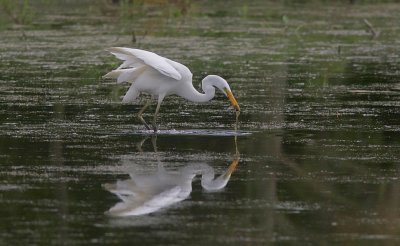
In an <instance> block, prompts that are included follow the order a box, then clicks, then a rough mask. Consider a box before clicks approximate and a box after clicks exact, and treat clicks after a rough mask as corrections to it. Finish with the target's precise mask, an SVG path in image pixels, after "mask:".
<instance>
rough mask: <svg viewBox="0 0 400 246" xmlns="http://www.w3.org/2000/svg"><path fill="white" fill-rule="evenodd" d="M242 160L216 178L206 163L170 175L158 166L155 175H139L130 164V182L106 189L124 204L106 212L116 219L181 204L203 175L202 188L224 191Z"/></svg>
mask: <svg viewBox="0 0 400 246" xmlns="http://www.w3.org/2000/svg"><path fill="white" fill-rule="evenodd" d="M238 162H239V159H238V158H237V159H234V160H233V161H232V162H231V164H230V165H229V167H228V168H227V170H226V171H225V172H224V173H223V174H221V175H220V176H218V177H216V178H214V169H213V168H212V167H210V166H209V165H207V164H205V163H199V164H190V165H188V166H186V167H183V168H181V169H180V170H178V172H174V173H173V172H168V171H167V170H165V168H164V167H163V166H162V164H161V163H159V165H158V170H157V172H156V173H154V174H149V175H140V174H135V172H136V170H132V165H130V169H131V170H130V174H129V175H130V179H126V180H119V181H117V182H116V183H113V184H104V185H103V187H104V188H105V189H106V190H108V191H109V192H111V193H113V194H115V195H117V196H118V198H120V199H121V202H118V203H117V204H115V205H114V206H113V207H111V208H110V209H109V210H108V211H107V212H106V213H107V214H109V215H112V216H133V215H144V214H149V213H153V212H155V211H157V210H159V209H161V208H164V207H167V206H170V205H172V204H175V203H178V202H180V201H183V200H185V199H186V198H188V197H189V195H190V193H191V192H192V181H193V178H194V177H195V176H196V175H198V174H201V175H202V179H201V186H202V187H203V188H204V189H205V190H207V191H218V190H221V189H222V188H224V187H225V186H226V185H227V183H228V181H229V179H230V177H231V174H232V173H233V172H234V171H235V169H236V166H237V164H238Z"/></svg>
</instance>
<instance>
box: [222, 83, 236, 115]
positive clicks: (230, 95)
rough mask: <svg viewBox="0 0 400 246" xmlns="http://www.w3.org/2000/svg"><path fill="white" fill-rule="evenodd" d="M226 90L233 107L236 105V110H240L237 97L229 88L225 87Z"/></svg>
mask: <svg viewBox="0 0 400 246" xmlns="http://www.w3.org/2000/svg"><path fill="white" fill-rule="evenodd" d="M224 91H225V93H226V95H227V97H228V99H229V101H231V103H232V105H233V107H235V109H236V111H240V107H239V104H238V103H237V101H236V99H235V97H234V96H233V94H232V92H231V91H230V90H228V89H227V88H224Z"/></svg>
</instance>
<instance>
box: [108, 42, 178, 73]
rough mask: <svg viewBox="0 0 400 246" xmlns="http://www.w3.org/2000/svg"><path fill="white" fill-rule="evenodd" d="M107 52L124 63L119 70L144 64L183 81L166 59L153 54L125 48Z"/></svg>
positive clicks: (111, 49) (114, 48) (115, 48)
mask: <svg viewBox="0 0 400 246" xmlns="http://www.w3.org/2000/svg"><path fill="white" fill-rule="evenodd" d="M106 50H107V51H109V52H110V53H112V54H113V55H115V56H116V57H117V58H118V59H120V60H123V61H124V62H123V63H122V65H121V66H120V67H119V68H124V67H135V66H137V63H142V64H145V65H148V66H150V67H152V68H154V69H156V70H157V71H159V72H160V73H161V74H164V75H165V76H168V77H170V78H173V79H176V80H181V79H182V75H181V74H180V73H179V72H178V71H177V70H176V69H175V68H174V67H173V66H172V65H171V64H170V63H168V62H167V61H166V58H164V57H162V56H159V55H157V54H155V53H153V52H149V51H145V50H139V49H131V48H124V47H112V48H108V49H106Z"/></svg>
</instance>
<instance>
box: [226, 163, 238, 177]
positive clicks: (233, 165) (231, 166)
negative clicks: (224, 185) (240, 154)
mask: <svg viewBox="0 0 400 246" xmlns="http://www.w3.org/2000/svg"><path fill="white" fill-rule="evenodd" d="M238 163H239V159H235V160H233V161H232V162H231V164H230V165H229V167H228V169H227V170H226V172H225V174H224V177H225V178H229V177H230V176H231V174H232V173H233V172H234V171H235V170H236V166H237V164H238Z"/></svg>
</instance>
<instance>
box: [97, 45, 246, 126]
mask: <svg viewBox="0 0 400 246" xmlns="http://www.w3.org/2000/svg"><path fill="white" fill-rule="evenodd" d="M107 51H109V52H111V53H112V54H113V55H115V56H116V57H117V58H118V59H120V60H122V61H123V63H122V64H121V65H120V66H119V67H118V68H117V69H115V70H113V71H111V72H109V73H107V74H106V75H104V76H103V77H104V78H113V79H117V82H118V83H122V82H130V83H132V85H131V86H130V88H129V89H128V91H127V92H126V94H125V96H124V98H123V99H122V101H123V102H125V103H128V102H132V101H134V100H135V99H136V98H137V97H138V96H139V95H140V93H142V92H144V93H147V94H150V95H152V97H153V98H156V99H157V100H158V103H157V108H156V111H155V114H154V117H153V121H152V127H153V130H154V131H155V132H156V131H157V126H156V119H157V114H158V111H159V109H160V105H161V102H162V101H163V100H164V98H165V97H166V96H169V95H178V96H181V97H183V98H185V99H187V100H190V101H193V102H207V101H209V100H211V99H212V98H213V97H214V95H215V87H216V88H218V89H219V90H221V91H222V93H224V94H225V95H226V96H227V97H228V99H229V100H230V101H231V103H232V105H233V106H234V107H235V109H236V110H237V111H240V108H239V105H238V103H237V102H236V99H235V97H234V96H233V94H232V92H231V89H230V87H229V84H228V83H227V82H226V81H225V80H224V79H223V78H221V77H219V76H217V75H208V76H207V77H205V78H204V79H203V80H202V89H203V91H204V94H203V93H199V92H198V91H197V90H196V89H195V88H194V87H193V84H192V77H193V76H192V73H191V72H190V70H189V69H188V68H187V67H186V66H185V65H182V64H180V63H178V62H175V61H172V60H170V59H168V58H165V57H162V56H159V55H157V54H155V53H152V52H149V51H145V50H140V49H131V48H124V47H113V48H109V49H107ZM149 105H150V102H147V103H146V104H145V105H144V107H143V108H142V109H141V110H140V111H139V113H138V118H139V119H140V121H141V122H142V123H143V124H144V126H145V127H146V128H147V129H148V130H150V129H151V128H150V126H149V125H148V124H147V123H146V122H145V120H144V119H143V117H142V114H143V112H144V111H145V110H146V108H147V107H148V106H149Z"/></svg>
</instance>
